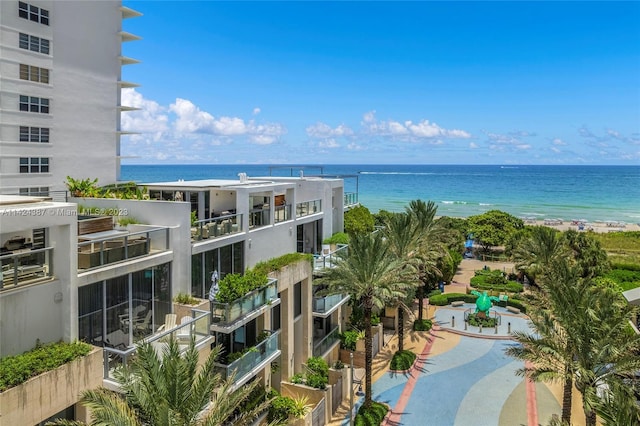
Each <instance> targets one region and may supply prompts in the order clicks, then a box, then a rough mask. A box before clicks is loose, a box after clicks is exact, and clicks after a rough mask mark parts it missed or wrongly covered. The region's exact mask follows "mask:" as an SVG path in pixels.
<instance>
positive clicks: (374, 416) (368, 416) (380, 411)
mask: <svg viewBox="0 0 640 426" xmlns="http://www.w3.org/2000/svg"><path fill="white" fill-rule="evenodd" d="M388 411H389V408H388V407H387V406H386V405H384V404H381V403H379V402H376V401H373V402H372V403H371V407H370V408H369V409H368V410H367V409H366V408H365V407H364V405H362V406H361V407H360V409H359V410H358V414H357V415H356V418H355V425H356V426H379V425H380V424H381V423H382V420H384V416H386V415H387V412H388Z"/></svg>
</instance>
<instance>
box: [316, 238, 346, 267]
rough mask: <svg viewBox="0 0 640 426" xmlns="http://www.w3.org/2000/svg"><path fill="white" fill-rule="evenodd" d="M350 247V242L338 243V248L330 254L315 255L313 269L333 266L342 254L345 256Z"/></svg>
mask: <svg viewBox="0 0 640 426" xmlns="http://www.w3.org/2000/svg"><path fill="white" fill-rule="evenodd" d="M348 249H349V245H348V244H338V245H337V248H336V250H334V251H332V252H329V254H321V255H315V256H313V269H314V270H316V271H318V270H322V269H325V268H333V267H334V266H335V264H336V263H337V261H338V258H339V257H340V256H344V255H345V254H346V253H347V250H348Z"/></svg>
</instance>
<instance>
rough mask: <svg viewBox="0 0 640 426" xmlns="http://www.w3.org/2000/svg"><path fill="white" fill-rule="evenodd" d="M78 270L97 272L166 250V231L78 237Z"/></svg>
mask: <svg viewBox="0 0 640 426" xmlns="http://www.w3.org/2000/svg"><path fill="white" fill-rule="evenodd" d="M78 240H80V242H78V269H82V270H87V269H93V268H99V267H101V266H105V265H109V264H112V263H117V262H122V261H125V260H129V259H133V258H136V257H142V256H147V255H149V254H152V253H157V252H161V251H165V250H168V249H169V228H164V227H163V228H152V229H148V230H145V231H137V232H131V233H129V232H127V231H118V230H113V231H104V232H97V233H93V234H84V235H79V236H78Z"/></svg>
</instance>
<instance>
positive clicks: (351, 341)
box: [340, 330, 360, 351]
mask: <svg viewBox="0 0 640 426" xmlns="http://www.w3.org/2000/svg"><path fill="white" fill-rule="evenodd" d="M358 339H360V332H359V331H358V330H347V331H345V332H344V333H341V334H340V347H341V348H342V349H347V350H350V351H355V350H356V342H357V341H358Z"/></svg>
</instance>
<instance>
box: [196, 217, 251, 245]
mask: <svg viewBox="0 0 640 426" xmlns="http://www.w3.org/2000/svg"><path fill="white" fill-rule="evenodd" d="M239 232H242V213H238V214H230V215H226V216H218V217H212V218H210V219H204V220H199V221H198V222H197V223H196V226H193V227H191V239H192V240H196V241H200V240H203V239H208V238H218V237H224V236H225V235H231V234H237V233H239Z"/></svg>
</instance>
